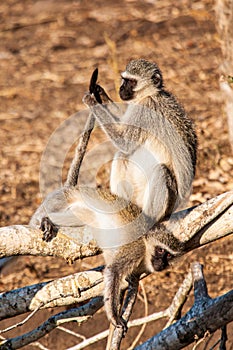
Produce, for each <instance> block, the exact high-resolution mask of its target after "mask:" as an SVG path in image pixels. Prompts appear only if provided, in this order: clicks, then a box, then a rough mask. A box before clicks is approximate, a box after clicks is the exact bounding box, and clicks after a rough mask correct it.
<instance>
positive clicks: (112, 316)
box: [104, 266, 127, 332]
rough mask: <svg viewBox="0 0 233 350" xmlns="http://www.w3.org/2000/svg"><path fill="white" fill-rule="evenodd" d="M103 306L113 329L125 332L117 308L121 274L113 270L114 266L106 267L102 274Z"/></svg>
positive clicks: (124, 326) (119, 297)
mask: <svg viewBox="0 0 233 350" xmlns="http://www.w3.org/2000/svg"><path fill="white" fill-rule="evenodd" d="M104 281H105V288H104V305H105V310H106V314H107V317H108V319H109V321H110V322H111V323H112V324H113V325H114V327H120V328H123V330H124V332H126V331H127V326H126V322H125V321H124V320H123V319H122V318H121V317H120V313H119V308H120V300H121V299H122V298H121V288H120V285H121V281H122V276H121V274H120V273H119V272H118V271H116V270H115V266H107V267H106V268H105V272H104Z"/></svg>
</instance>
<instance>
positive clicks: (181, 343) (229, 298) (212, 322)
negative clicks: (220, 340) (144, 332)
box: [136, 265, 233, 350]
mask: <svg viewBox="0 0 233 350" xmlns="http://www.w3.org/2000/svg"><path fill="white" fill-rule="evenodd" d="M195 268H197V265H196V266H195ZM194 275H195V274H194ZM194 277H195V276H194ZM199 283H200V280H199V281H197V280H195V279H194V288H198V289H199V292H200V289H202V288H200V285H199ZM201 283H202V284H203V282H201ZM199 292H198V291H197V293H196V294H197V296H196V298H195V303H194V305H193V307H192V308H191V309H190V311H189V312H188V313H187V314H186V315H185V316H184V317H182V318H181V319H180V320H179V321H177V322H176V323H175V324H173V325H171V326H170V327H168V328H166V329H164V330H163V331H162V332H161V333H159V334H157V335H156V336H154V337H152V338H151V339H149V340H148V341H146V342H145V343H143V344H142V345H139V346H138V347H137V348H136V349H137V350H145V349H146V350H154V349H156V350H165V349H166V350H169V349H170V350H178V349H182V348H184V347H185V346H187V345H189V344H191V343H193V342H194V340H195V338H196V337H197V336H198V338H199V339H200V338H203V337H204V335H205V333H206V332H207V331H209V332H210V333H214V332H215V331H216V330H217V329H219V328H221V327H223V326H225V325H226V324H227V323H229V322H231V321H233V291H230V292H229V293H227V294H225V295H223V296H221V297H218V298H215V299H211V298H209V297H208V295H206V293H203V289H202V291H201V293H199ZM203 294H204V295H203Z"/></svg>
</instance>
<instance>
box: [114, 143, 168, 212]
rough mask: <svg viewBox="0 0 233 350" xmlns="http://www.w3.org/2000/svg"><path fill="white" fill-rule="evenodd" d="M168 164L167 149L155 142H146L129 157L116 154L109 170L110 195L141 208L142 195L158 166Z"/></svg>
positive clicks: (142, 205)
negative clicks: (115, 195) (112, 194)
mask: <svg viewBox="0 0 233 350" xmlns="http://www.w3.org/2000/svg"><path fill="white" fill-rule="evenodd" d="M161 163H163V164H169V163H171V159H170V156H169V153H168V151H167V149H166V148H165V147H164V145H163V144H161V143H160V142H158V141H157V140H156V141H155V140H153V141H152V140H149V139H148V140H147V141H146V142H145V144H143V145H142V146H140V147H138V148H137V149H136V150H135V151H134V152H133V153H132V154H131V155H126V154H124V153H122V152H117V153H116V155H115V157H114V159H113V162H112V168H111V177H110V188H111V191H112V193H114V194H117V195H118V196H120V197H123V198H125V199H126V200H130V201H132V202H133V203H135V204H137V205H138V206H139V207H140V208H143V207H144V205H145V203H144V201H145V197H144V194H145V192H146V189H147V186H148V184H149V182H150V180H151V177H152V175H153V171H154V168H155V166H156V165H158V164H161Z"/></svg>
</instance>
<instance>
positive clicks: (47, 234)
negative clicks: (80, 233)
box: [40, 216, 58, 242]
mask: <svg viewBox="0 0 233 350" xmlns="http://www.w3.org/2000/svg"><path fill="white" fill-rule="evenodd" d="M40 230H42V232H43V238H42V239H43V241H45V242H50V241H51V240H52V239H53V238H55V237H56V235H57V232H58V226H56V225H55V224H54V223H53V222H52V221H51V220H50V219H49V218H48V217H47V216H45V217H43V218H42V220H41V224H40Z"/></svg>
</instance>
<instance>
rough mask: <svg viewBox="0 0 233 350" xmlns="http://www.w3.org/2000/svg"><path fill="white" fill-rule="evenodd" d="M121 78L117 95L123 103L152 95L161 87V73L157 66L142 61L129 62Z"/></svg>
mask: <svg viewBox="0 0 233 350" xmlns="http://www.w3.org/2000/svg"><path fill="white" fill-rule="evenodd" d="M121 77H122V84H121V86H120V90H119V94H120V97H121V99H122V100H124V101H130V100H135V99H138V98H140V99H141V98H144V97H147V96H150V95H153V94H155V93H156V91H158V90H161V89H162V87H163V77H162V73H161V71H160V69H159V67H158V66H157V64H156V63H152V62H148V61H146V60H144V59H137V60H133V61H130V62H129V63H128V64H127V66H126V70H125V71H124V72H123V73H122V74H121Z"/></svg>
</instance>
